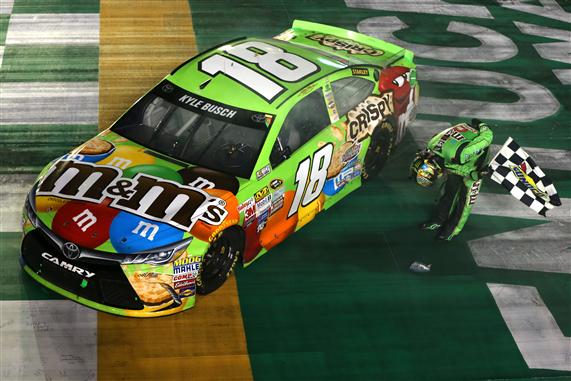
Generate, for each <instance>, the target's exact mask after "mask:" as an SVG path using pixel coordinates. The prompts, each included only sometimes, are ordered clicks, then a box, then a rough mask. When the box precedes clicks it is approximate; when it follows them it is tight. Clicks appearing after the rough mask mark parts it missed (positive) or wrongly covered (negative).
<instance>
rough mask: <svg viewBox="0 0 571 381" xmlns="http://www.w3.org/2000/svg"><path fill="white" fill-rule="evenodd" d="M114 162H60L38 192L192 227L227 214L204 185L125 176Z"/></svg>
mask: <svg viewBox="0 0 571 381" xmlns="http://www.w3.org/2000/svg"><path fill="white" fill-rule="evenodd" d="M122 174H123V173H122V171H121V170H120V169H118V168H115V167H111V166H102V165H95V164H91V163H82V162H79V161H74V160H62V161H59V162H57V163H56V164H55V165H54V167H53V168H52V170H51V171H50V173H49V174H48V175H47V176H46V177H45V178H44V180H43V181H42V183H41V184H40V186H39V188H38V192H37V195H38V196H56V197H62V198H67V199H72V200H83V201H90V202H95V203H100V202H101V201H103V199H104V198H105V197H109V198H111V199H112V201H111V203H110V205H109V206H111V207H113V208H116V209H121V210H124V211H127V212H130V213H133V214H136V215H138V216H141V217H145V218H149V219H151V220H155V221H161V222H165V223H168V224H170V225H172V226H175V227H177V228H180V229H183V230H187V231H188V230H190V229H191V228H192V226H193V225H194V223H195V222H196V221H198V220H200V221H204V222H206V223H207V224H210V225H220V224H221V223H222V221H224V219H225V218H226V216H227V215H228V211H227V210H226V208H225V206H226V202H225V201H224V200H222V199H220V198H218V197H213V196H211V195H209V194H208V193H206V192H205V191H203V190H202V189H199V188H195V187H192V186H185V185H181V184H179V183H176V182H173V181H168V180H164V179H160V178H157V177H154V176H150V175H145V174H142V173H138V174H137V175H136V176H135V177H134V178H133V179H129V178H124V177H122Z"/></svg>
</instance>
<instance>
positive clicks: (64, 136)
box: [0, 125, 97, 174]
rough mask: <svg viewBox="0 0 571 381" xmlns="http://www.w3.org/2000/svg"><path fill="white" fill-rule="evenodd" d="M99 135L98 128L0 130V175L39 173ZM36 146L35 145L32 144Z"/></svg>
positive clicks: (41, 127)
mask: <svg viewBox="0 0 571 381" xmlns="http://www.w3.org/2000/svg"><path fill="white" fill-rule="evenodd" d="M95 134H97V126H96V125H69V126H63V125H6V126H2V128H0V152H3V157H2V160H1V161H0V174H7V173H8V174H9V173H37V172H39V171H40V170H41V169H42V168H43V167H44V166H45V165H46V164H47V163H48V162H50V161H51V160H53V159H55V158H56V157H59V156H61V155H64V154H65V153H67V152H69V151H70V150H71V149H72V148H74V147H76V146H78V145H79V144H81V143H83V142H84V141H86V140H88V139H89V138H91V137H92V136H94V135H95ZM31 142H33V144H31Z"/></svg>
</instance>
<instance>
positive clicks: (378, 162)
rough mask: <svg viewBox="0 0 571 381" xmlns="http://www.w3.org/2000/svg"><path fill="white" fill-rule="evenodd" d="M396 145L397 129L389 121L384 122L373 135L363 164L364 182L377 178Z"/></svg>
mask: <svg viewBox="0 0 571 381" xmlns="http://www.w3.org/2000/svg"><path fill="white" fill-rule="evenodd" d="M394 144H395V129H394V127H393V124H392V123H391V122H390V121H389V120H383V121H382V122H381V124H380V125H379V126H377V127H376V128H375V130H374V131H373V133H372V135H371V142H370V143H369V148H368V149H367V153H366V154H365V160H364V164H363V175H362V178H363V180H364V181H367V180H371V179H373V178H375V177H376V176H377V175H378V174H379V172H380V170H381V169H382V168H383V166H384V165H385V163H386V162H387V159H388V158H389V155H390V154H391V152H392V151H393V148H394Z"/></svg>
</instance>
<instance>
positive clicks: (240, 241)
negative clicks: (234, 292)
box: [196, 226, 244, 295]
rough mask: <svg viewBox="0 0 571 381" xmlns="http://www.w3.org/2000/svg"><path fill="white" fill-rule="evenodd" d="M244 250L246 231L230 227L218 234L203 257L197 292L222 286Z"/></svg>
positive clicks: (207, 291) (205, 292)
mask: <svg viewBox="0 0 571 381" xmlns="http://www.w3.org/2000/svg"><path fill="white" fill-rule="evenodd" d="M243 250H244V233H243V231H242V229H240V228H239V227H236V226H234V227H230V228H228V229H226V230H224V231H222V232H221V233H220V234H218V235H217V236H216V238H215V239H214V240H213V241H212V243H211V244H210V247H209V248H208V251H207V252H206V254H204V258H203V259H202V264H201V266H200V272H199V274H198V278H197V279H196V292H197V293H199V294H202V295H204V294H209V293H211V292H213V291H216V290H217V289H218V288H220V286H222V285H223V284H224V282H225V281H226V279H228V277H229V276H230V274H232V271H233V270H234V267H235V266H236V262H238V258H240V256H241V255H242V252H243Z"/></svg>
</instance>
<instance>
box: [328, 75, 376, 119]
mask: <svg viewBox="0 0 571 381" xmlns="http://www.w3.org/2000/svg"><path fill="white" fill-rule="evenodd" d="M374 86H375V84H374V83H373V82H371V81H369V80H366V79H365V78H358V77H348V78H343V79H340V80H338V81H335V82H332V83H331V88H332V90H333V98H335V104H336V105H337V112H338V113H339V115H340V116H342V115H345V114H347V113H348V112H349V110H351V109H352V108H354V107H355V106H357V105H358V104H359V103H361V102H363V101H364V100H365V98H367V97H368V96H369V95H371V92H372V91H373V87H374Z"/></svg>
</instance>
